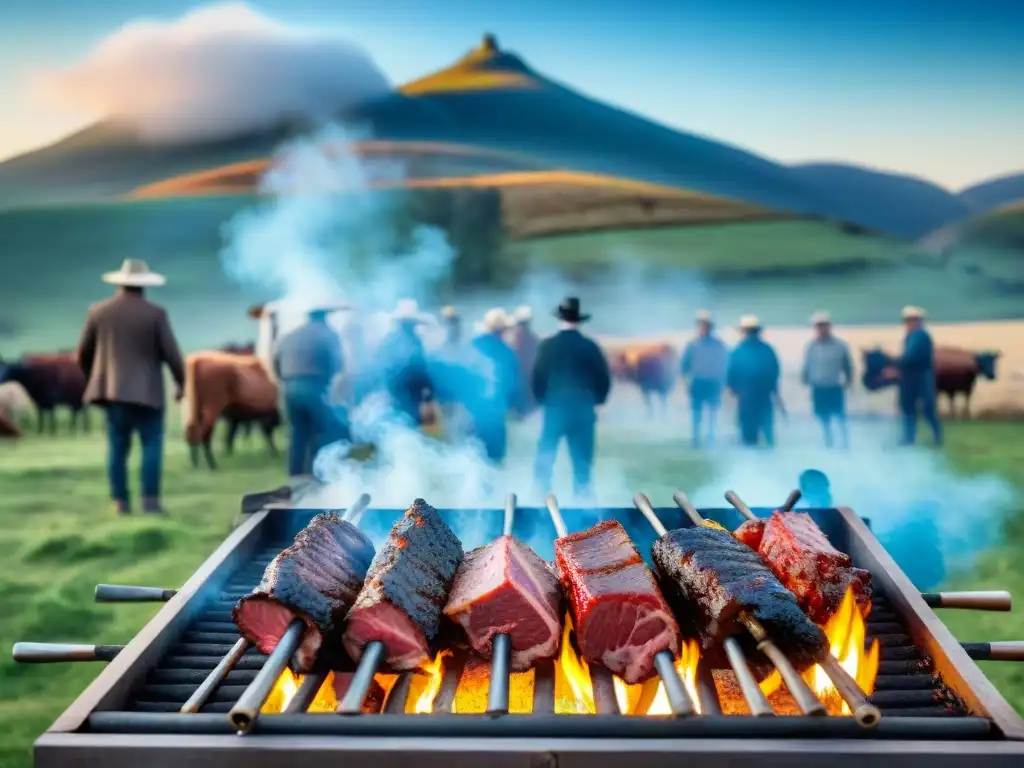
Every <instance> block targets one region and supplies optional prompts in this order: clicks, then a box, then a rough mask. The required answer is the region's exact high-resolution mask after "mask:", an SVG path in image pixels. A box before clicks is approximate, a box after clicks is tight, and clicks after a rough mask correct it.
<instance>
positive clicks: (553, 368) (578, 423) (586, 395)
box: [532, 296, 612, 496]
mask: <svg viewBox="0 0 1024 768" xmlns="http://www.w3.org/2000/svg"><path fill="white" fill-rule="evenodd" d="M555 317H557V318H558V319H559V320H560V321H561V323H562V329H561V330H560V331H559V332H558V333H556V334H555V335H554V336H552V337H550V338H548V339H545V340H544V341H542V342H541V343H540V346H539V347H538V349H537V362H536V365H535V366H534V368H533V376H532V385H533V395H534V397H535V398H536V399H537V403H538V404H539V405H540V407H541V408H543V409H544V423H543V426H542V427H541V434H540V442H539V444H538V446H537V462H536V465H535V477H536V480H537V484H538V486H539V487H540V489H541V490H542V491H544V492H547V491H549V490H550V489H551V476H552V474H553V471H554V465H555V457H556V456H557V454H558V445H559V443H560V442H561V441H562V438H563V437H564V438H565V440H566V443H567V444H568V446H569V457H570V459H571V460H572V475H573V489H574V491H575V493H576V495H577V496H589V495H590V494H591V488H590V474H591V468H592V466H593V463H594V432H595V427H596V423H597V413H596V408H597V406H599V405H603V404H604V403H605V401H606V400H607V399H608V393H609V392H610V391H611V386H612V380H611V372H610V371H609V370H608V361H607V360H606V359H605V356H604V353H603V352H602V351H601V348H600V347H599V346H598V345H597V343H596V342H595V341H594V340H593V339H590V338H588V337H586V336H584V335H583V334H582V333H581V332H580V326H581V325H582V324H583V323H585V322H587V320H589V319H590V315H584V314H581V313H580V300H579V299H578V298H576V297H575V296H570V297H569V298H567V299H566V300H565V301H564V302H562V304H560V305H559V306H558V309H557V310H555Z"/></svg>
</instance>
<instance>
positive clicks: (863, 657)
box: [761, 587, 878, 715]
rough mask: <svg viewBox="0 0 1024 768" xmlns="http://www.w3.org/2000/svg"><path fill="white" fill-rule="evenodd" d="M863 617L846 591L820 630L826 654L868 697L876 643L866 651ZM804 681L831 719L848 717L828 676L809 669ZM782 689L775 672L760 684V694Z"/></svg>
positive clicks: (872, 683)
mask: <svg viewBox="0 0 1024 768" xmlns="http://www.w3.org/2000/svg"><path fill="white" fill-rule="evenodd" d="M864 618H865V615H864V613H863V612H862V611H861V609H860V606H858V605H857V601H856V599H855V598H854V595H853V589H852V588H849V587H848V588H847V590H846V594H845V595H843V600H842V602H841V603H840V604H839V609H838V610H837V611H836V612H835V614H834V615H833V616H832V618H831V619H829V620H828V623H827V624H825V626H824V627H822V629H823V630H824V631H825V636H826V637H827V638H828V644H829V650H830V651H831V653H832V655H833V656H835V657H836V659H838V660H839V663H840V664H841V665H842V667H843V668H844V669H845V670H846V671H847V672H849V673H850V676H851V677H853V678H854V679H855V680H856V681H857V684H858V685H859V686H860V687H861V690H863V691H864V692H865V693H867V694H868V695H870V694H871V693H872V692H873V691H874V690H875V677H876V676H877V675H878V641H877V640H875V641H873V642H872V643H871V647H870V648H869V649H867V650H865V648H864V645H865V642H866V639H867V625H866V624H865V621H864ZM803 677H804V679H805V680H806V681H807V684H808V685H809V686H810V687H811V690H812V691H814V693H815V694H816V695H817V696H818V698H819V699H821V702H822V703H823V704H824V705H825V706H826V707H827V708H828V711H829V714H832V715H849V714H851V713H850V708H849V707H848V706H847V705H846V703H845V702H844V701H843V700H842V698H840V696H839V692H838V691H837V690H836V688H835V686H834V685H832V681H831V680H830V679H829V677H828V675H826V674H825V670H823V669H822V668H821V667H820V666H818V665H817V664H815V665H814V666H813V667H811V668H810V669H808V670H807V671H806V672H805V673H804V675H803ZM781 685H782V678H781V677H780V676H779V673H778V672H772V674H771V675H769V676H768V677H766V678H765V679H764V680H763V681H762V682H761V690H762V691H763V692H764V694H765V696H770V695H772V694H773V693H775V691H777V690H778V689H779V687H780V686H781Z"/></svg>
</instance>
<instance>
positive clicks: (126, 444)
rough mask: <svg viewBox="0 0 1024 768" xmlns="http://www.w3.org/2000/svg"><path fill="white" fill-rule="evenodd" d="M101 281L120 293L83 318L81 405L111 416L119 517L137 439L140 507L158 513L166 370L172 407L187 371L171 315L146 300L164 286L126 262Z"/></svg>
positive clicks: (124, 510) (126, 503) (110, 458)
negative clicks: (139, 446) (172, 387)
mask: <svg viewBox="0 0 1024 768" xmlns="http://www.w3.org/2000/svg"><path fill="white" fill-rule="evenodd" d="M103 281H104V282H105V283H109V284H111V285H115V286H117V292H116V293H115V294H114V295H113V296H112V297H111V298H109V299H106V300H105V301H101V302H99V303H98V304H94V305H92V306H91V307H90V308H89V313H88V314H87V315H86V318H85V327H84V328H83V329H82V337H81V340H80V341H79V343H78V364H79V365H80V366H81V368H82V372H83V373H84V374H85V378H86V382H87V383H86V388H85V395H84V397H83V400H84V401H85V402H86V403H93V404H96V405H99V406H101V407H102V408H103V409H104V410H105V411H106V414H107V452H108V455H107V475H108V480H109V482H110V497H111V499H112V500H113V502H114V507H115V509H116V510H117V512H118V514H122V515H123V514H128V513H129V512H130V511H131V501H130V495H129V493H128V453H129V450H130V448H131V443H132V435H133V434H135V433H138V435H139V441H140V442H141V443H142V467H141V474H142V477H141V481H142V482H141V484H142V508H143V510H144V511H145V512H150V513H161V512H163V508H162V507H161V505H160V476H161V474H162V465H163V453H164V411H165V409H166V405H167V402H166V396H165V394H164V377H163V367H164V366H165V365H166V366H167V368H168V369H169V370H170V372H171V376H172V377H173V378H174V383H175V385H176V388H175V393H174V398H175V400H181V397H182V393H183V392H184V388H185V365H184V362H183V361H182V357H181V350H180V349H179V348H178V342H177V340H176V339H175V338H174V332H173V331H172V330H171V323H170V321H169V320H168V319H167V312H166V311H165V310H164V309H163V307H160V306H157V305H156V304H153V303H151V302H149V301H147V300H146V297H145V289H146V288H151V287H156V286H160V285H163V284H164V283H165V282H166V281H165V279H164V277H163V275H158V274H157V273H155V272H151V271H150V269H149V267H148V266H147V265H146V262H144V261H140V260H138V259H125V261H124V263H123V264H122V265H121V269H119V270H118V271H116V272H108V273H106V274H105V275H103Z"/></svg>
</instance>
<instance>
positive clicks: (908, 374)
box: [897, 306, 942, 445]
mask: <svg viewBox="0 0 1024 768" xmlns="http://www.w3.org/2000/svg"><path fill="white" fill-rule="evenodd" d="M925 315H926V313H925V311H924V310H923V309H921V308H920V307H913V306H910V307H904V308H903V311H902V312H901V313H900V317H901V318H902V320H903V327H904V328H905V329H906V331H907V335H906V337H905V338H904V341H903V354H902V355H901V356H900V358H899V360H898V361H897V362H898V365H897V367H898V368H899V404H900V413H901V415H902V417H903V436H902V441H901V442H902V443H903V444H904V445H913V444H914V442H915V440H916V438H917V417H918V413H919V412H920V414H921V415H923V416H924V418H925V421H927V422H928V424H929V425H930V426H931V428H932V435H933V437H934V438H935V444H936V445H941V444H942V422H941V421H939V416H938V409H937V408H936V402H935V401H936V395H935V345H934V344H933V343H932V337H931V334H929V333H928V331H927V330H926V329H925V327H924V320H925Z"/></svg>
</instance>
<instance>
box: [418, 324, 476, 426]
mask: <svg viewBox="0 0 1024 768" xmlns="http://www.w3.org/2000/svg"><path fill="white" fill-rule="evenodd" d="M441 325H442V328H443V331H444V339H443V341H442V342H441V345H440V346H439V347H438V348H437V349H436V350H434V352H433V354H431V355H430V356H429V359H428V361H427V366H428V375H429V378H430V382H431V389H432V391H433V394H434V399H435V401H436V402H437V405H438V408H439V409H440V411H441V419H442V421H443V423H444V433H445V437H446V438H447V440H448V441H449V442H452V443H460V442H462V440H464V439H465V438H466V437H467V436H468V435H469V432H470V426H471V425H470V419H469V415H468V413H467V410H466V409H467V403H468V401H469V399H470V397H471V395H472V393H473V391H475V389H476V384H477V378H476V372H475V371H473V370H471V364H472V360H471V357H472V354H473V351H472V348H471V346H470V345H469V344H466V343H465V340H464V338H463V327H462V317H461V316H460V315H459V313H458V311H457V310H456V309H455V307H451V306H447V307H444V308H442V310H441Z"/></svg>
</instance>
